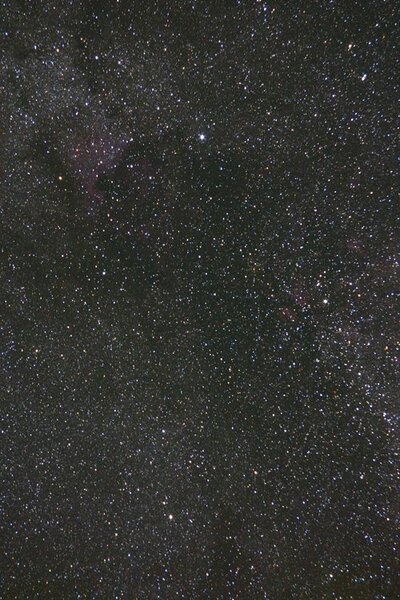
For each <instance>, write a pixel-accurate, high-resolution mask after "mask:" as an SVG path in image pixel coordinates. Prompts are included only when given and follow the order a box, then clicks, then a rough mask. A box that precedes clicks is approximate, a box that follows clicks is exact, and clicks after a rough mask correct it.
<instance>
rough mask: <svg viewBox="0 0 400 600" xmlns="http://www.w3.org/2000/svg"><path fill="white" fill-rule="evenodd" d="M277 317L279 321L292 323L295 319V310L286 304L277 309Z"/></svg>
mask: <svg viewBox="0 0 400 600" xmlns="http://www.w3.org/2000/svg"><path fill="white" fill-rule="evenodd" d="M278 317H279V319H280V320H281V321H288V322H291V323H293V322H294V321H296V319H297V314H296V311H295V310H293V309H292V308H289V307H288V306H285V307H284V308H280V309H279V311H278Z"/></svg>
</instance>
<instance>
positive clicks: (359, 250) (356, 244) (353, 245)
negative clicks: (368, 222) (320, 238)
mask: <svg viewBox="0 0 400 600" xmlns="http://www.w3.org/2000/svg"><path fill="white" fill-rule="evenodd" d="M345 248H346V250H348V251H349V252H353V253H354V254H357V255H358V256H365V255H366V253H367V252H366V248H365V246H364V244H363V243H362V241H361V240H359V239H357V238H350V239H349V240H346V242H345Z"/></svg>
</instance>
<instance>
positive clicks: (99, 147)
mask: <svg viewBox="0 0 400 600" xmlns="http://www.w3.org/2000/svg"><path fill="white" fill-rule="evenodd" d="M126 144H127V142H126V140H124V139H121V138H115V137H114V136H112V135H111V134H109V133H106V134H100V133H99V134H93V135H87V136H82V137H80V138H77V139H76V141H75V144H74V146H73V149H72V154H71V159H72V165H73V168H74V170H75V172H76V173H77V176H78V179H79V180H80V184H81V186H82V188H83V190H84V191H85V192H86V194H87V197H88V204H91V203H92V202H93V201H94V200H102V199H103V195H102V193H101V192H100V191H99V190H98V189H97V182H98V180H99V177H100V176H101V175H102V174H103V173H108V172H110V171H113V170H114V169H115V168H116V166H117V164H118V162H119V160H120V158H121V156H122V153H123V151H124V148H125V147H126Z"/></svg>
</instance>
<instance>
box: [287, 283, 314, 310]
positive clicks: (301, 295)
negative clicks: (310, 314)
mask: <svg viewBox="0 0 400 600" xmlns="http://www.w3.org/2000/svg"><path fill="white" fill-rule="evenodd" d="M290 298H291V299H292V300H293V302H294V303H295V304H296V305H297V306H300V307H301V308H304V307H305V306H308V305H309V304H310V302H309V295H308V294H307V292H306V291H305V289H304V287H302V286H301V285H300V284H298V285H295V287H294V288H293V289H292V291H291V292H290Z"/></svg>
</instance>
